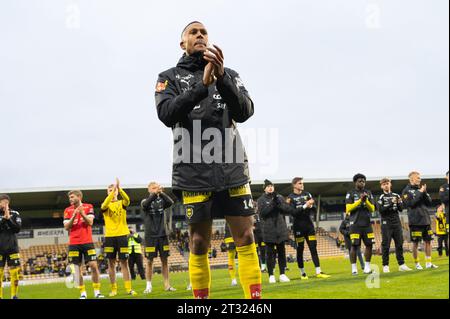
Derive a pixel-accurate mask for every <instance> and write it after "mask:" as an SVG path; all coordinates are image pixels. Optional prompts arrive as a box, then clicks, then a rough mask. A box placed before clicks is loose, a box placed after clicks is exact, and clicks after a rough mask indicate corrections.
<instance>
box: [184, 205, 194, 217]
mask: <svg viewBox="0 0 450 319" xmlns="http://www.w3.org/2000/svg"><path fill="white" fill-rule="evenodd" d="M193 215H194V207H192V206H187V207H186V217H187V218H189V219H191V218H192V216H193Z"/></svg>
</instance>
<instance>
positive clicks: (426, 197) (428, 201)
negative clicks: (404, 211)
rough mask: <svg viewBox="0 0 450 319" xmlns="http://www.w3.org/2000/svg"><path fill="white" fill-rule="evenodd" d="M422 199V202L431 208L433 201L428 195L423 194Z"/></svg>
mask: <svg viewBox="0 0 450 319" xmlns="http://www.w3.org/2000/svg"><path fill="white" fill-rule="evenodd" d="M423 199H424V201H425V205H427V206H431V205H432V204H433V200H432V199H431V196H430V194H428V193H424V194H423Z"/></svg>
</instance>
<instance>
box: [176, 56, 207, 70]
mask: <svg viewBox="0 0 450 319" xmlns="http://www.w3.org/2000/svg"><path fill="white" fill-rule="evenodd" d="M207 64H208V62H207V61H206V60H205V59H204V58H203V52H196V53H194V54H192V55H186V53H185V54H183V56H182V57H181V59H180V60H179V61H178V64H177V67H179V68H183V69H186V70H189V71H191V72H195V71H203V70H204V69H205V66H206V65H207Z"/></svg>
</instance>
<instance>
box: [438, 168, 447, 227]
mask: <svg viewBox="0 0 450 319" xmlns="http://www.w3.org/2000/svg"><path fill="white" fill-rule="evenodd" d="M445 178H446V179H447V183H446V184H444V185H442V186H441V187H440V188H439V198H440V199H441V203H442V204H443V205H444V207H445V220H446V224H445V228H446V229H447V234H448V233H449V229H448V219H449V218H448V211H449V186H448V171H447V173H446V174H445Z"/></svg>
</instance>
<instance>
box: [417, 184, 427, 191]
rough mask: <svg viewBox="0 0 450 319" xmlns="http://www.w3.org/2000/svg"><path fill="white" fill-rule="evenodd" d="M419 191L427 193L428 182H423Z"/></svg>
mask: <svg viewBox="0 0 450 319" xmlns="http://www.w3.org/2000/svg"><path fill="white" fill-rule="evenodd" d="M419 192H421V193H426V192H427V184H423V185H422V187H421V188H420V190H419Z"/></svg>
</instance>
